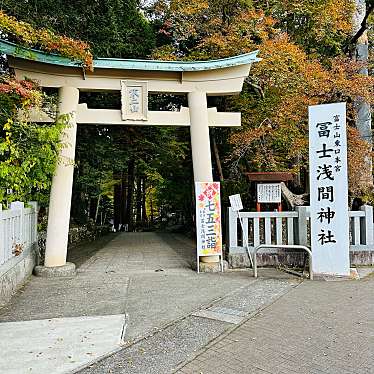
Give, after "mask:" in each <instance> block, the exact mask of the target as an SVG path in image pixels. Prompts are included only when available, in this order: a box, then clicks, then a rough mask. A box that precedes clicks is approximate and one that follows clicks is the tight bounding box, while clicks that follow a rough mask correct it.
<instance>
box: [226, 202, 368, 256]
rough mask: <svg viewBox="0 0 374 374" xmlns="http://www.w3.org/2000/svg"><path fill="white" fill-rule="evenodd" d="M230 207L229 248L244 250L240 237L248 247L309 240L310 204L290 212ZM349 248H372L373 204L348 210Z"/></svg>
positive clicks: (363, 249) (303, 243) (308, 242)
mask: <svg viewBox="0 0 374 374" xmlns="http://www.w3.org/2000/svg"><path fill="white" fill-rule="evenodd" d="M239 215H240V217H241V218H242V222H243V229H242V227H241V225H240V224H239V217H238V213H237V212H234V211H233V210H232V209H231V208H229V210H228V217H227V218H228V219H227V241H226V243H227V246H228V249H229V252H231V253H233V252H237V251H239V252H242V251H243V245H244V244H243V238H248V244H249V246H250V247H256V246H258V245H260V244H278V245H282V244H283V245H285V244H299V245H309V244H310V223H309V221H310V211H309V207H304V206H302V207H297V208H296V210H295V211H292V212H240V213H239ZM349 217H350V238H351V243H350V249H351V250H360V251H366V250H367V251H368V250H374V238H373V207H372V206H369V205H364V206H362V207H361V210H359V211H350V212H349Z"/></svg>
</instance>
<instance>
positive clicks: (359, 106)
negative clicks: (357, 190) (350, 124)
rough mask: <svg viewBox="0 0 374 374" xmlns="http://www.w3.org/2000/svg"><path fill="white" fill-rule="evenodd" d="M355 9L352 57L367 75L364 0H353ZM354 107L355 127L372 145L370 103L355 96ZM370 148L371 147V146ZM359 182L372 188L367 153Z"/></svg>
mask: <svg viewBox="0 0 374 374" xmlns="http://www.w3.org/2000/svg"><path fill="white" fill-rule="evenodd" d="M355 6H356V7H355V11H354V14H353V20H352V21H353V22H352V24H353V29H352V34H353V40H355V39H356V38H355V36H356V35H360V36H359V37H358V38H357V41H356V45H355V47H354V50H353V51H354V53H353V56H352V57H353V59H354V60H355V61H357V62H359V63H362V67H361V69H360V74H362V75H366V76H367V75H368V56H369V42H368V35H367V30H366V29H364V31H363V29H362V28H363V27H365V25H364V23H365V22H366V17H365V16H366V1H365V0H355ZM354 109H355V120H356V127H357V129H358V131H359V133H360V135H361V137H362V139H364V140H366V141H367V142H368V143H369V144H370V145H372V134H371V111H370V104H369V103H368V102H366V101H365V100H364V99H363V98H357V99H356V100H355V101H354ZM371 149H372V147H371ZM360 184H361V185H362V187H363V189H366V188H373V177H372V158H371V156H370V155H367V157H366V160H365V166H364V169H363V170H362V173H361V175H360Z"/></svg>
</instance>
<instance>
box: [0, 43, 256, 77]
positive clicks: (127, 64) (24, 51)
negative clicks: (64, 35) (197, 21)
mask: <svg viewBox="0 0 374 374" xmlns="http://www.w3.org/2000/svg"><path fill="white" fill-rule="evenodd" d="M0 52H1V53H3V54H7V55H10V56H13V57H17V58H22V59H25V60H32V61H38V62H43V63H46V64H52V65H59V66H68V67H80V66H81V63H80V62H76V61H72V60H70V59H69V58H67V57H62V56H59V55H56V54H51V53H46V52H41V51H38V50H35V49H29V48H25V47H23V46H20V45H17V44H14V43H11V42H8V41H5V40H0ZM257 54H258V51H253V52H250V53H246V54H242V55H238V56H234V57H228V58H222V59H219V60H208V61H157V60H136V59H119V58H97V59H95V60H94V61H93V66H94V68H98V69H121V70H154V71H176V72H184V71H204V70H213V69H222V68H228V67H233V66H240V65H246V64H251V63H253V62H256V61H260V59H259V58H258V57H257Z"/></svg>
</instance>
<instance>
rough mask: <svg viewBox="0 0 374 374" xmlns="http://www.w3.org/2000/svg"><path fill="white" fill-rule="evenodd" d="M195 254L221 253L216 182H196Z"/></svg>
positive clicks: (217, 184)
mask: <svg viewBox="0 0 374 374" xmlns="http://www.w3.org/2000/svg"><path fill="white" fill-rule="evenodd" d="M195 191H196V236H197V255H198V256H214V255H215V256H216V255H222V234H221V197H220V184H219V183H218V182H196V183H195Z"/></svg>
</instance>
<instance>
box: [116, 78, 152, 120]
mask: <svg viewBox="0 0 374 374" xmlns="http://www.w3.org/2000/svg"><path fill="white" fill-rule="evenodd" d="M121 101H122V120H124V121H126V120H138V121H146V120H147V118H148V85H147V82H143V81H130V80H126V81H121Z"/></svg>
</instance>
